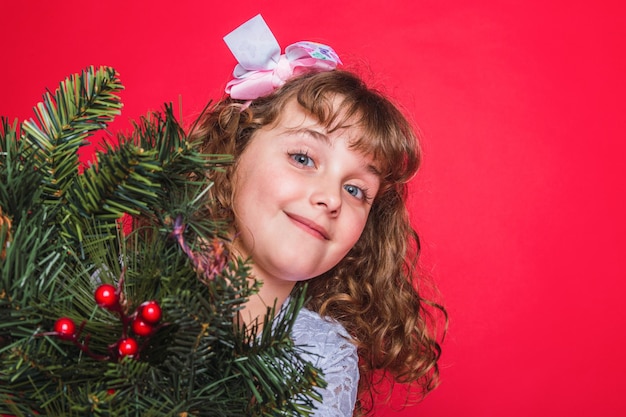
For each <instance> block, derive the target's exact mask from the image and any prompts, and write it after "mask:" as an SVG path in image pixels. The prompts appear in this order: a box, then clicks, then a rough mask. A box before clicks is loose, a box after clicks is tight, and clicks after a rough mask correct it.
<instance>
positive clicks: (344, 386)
mask: <svg viewBox="0 0 626 417" xmlns="http://www.w3.org/2000/svg"><path fill="white" fill-rule="evenodd" d="M292 338H293V340H294V343H295V344H296V345H297V346H300V347H302V348H303V349H304V350H306V351H307V352H309V353H307V354H303V355H302V357H303V359H305V360H307V361H308V362H311V363H312V364H313V365H314V366H315V367H317V368H318V369H320V370H321V371H322V372H323V374H324V380H325V381H326V383H327V384H328V385H327V386H326V388H324V389H321V388H320V389H318V392H319V393H320V394H321V396H322V398H323V401H322V402H321V403H318V402H315V407H316V410H315V412H314V413H313V414H312V415H313V416H316V417H322V416H323V417H349V416H352V413H353V411H354V405H355V403H356V395H357V389H358V385H359V367H358V362H359V358H358V355H357V350H356V346H354V344H352V343H351V342H350V337H349V336H348V332H346V330H345V329H344V327H343V326H342V325H341V324H339V323H337V322H336V321H332V320H331V319H323V318H322V317H320V315H319V314H317V313H315V312H313V311H311V310H308V309H306V308H302V309H301V310H300V313H299V314H298V317H297V319H296V321H295V323H294V327H293V332H292Z"/></svg>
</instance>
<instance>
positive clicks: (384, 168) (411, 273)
mask: <svg viewBox="0 0 626 417" xmlns="http://www.w3.org/2000/svg"><path fill="white" fill-rule="evenodd" d="M337 99H339V100H337ZM290 100H296V101H297V103H299V104H300V106H302V108H303V109H305V110H306V111H308V112H309V113H310V114H312V115H313V116H314V117H316V118H317V119H318V120H319V122H320V123H321V124H322V125H323V126H325V127H326V128H327V129H328V130H329V131H332V130H333V129H338V128H342V127H346V126H348V125H351V126H357V127H358V128H359V129H358V131H360V132H362V136H360V137H359V138H357V139H356V140H355V142H354V143H353V147H354V149H356V150H358V151H359V152H363V153H365V154H368V155H371V156H372V158H373V160H375V161H376V162H377V164H379V169H380V171H381V187H380V190H379V192H378V194H377V196H376V197H375V199H374V201H373V203H372V208H371V211H370V214H369V217H368V220H367V223H366V225H365V229H364V231H363V233H362V235H361V237H360V239H359V241H358V242H357V243H356V245H355V246H354V247H353V248H352V250H351V251H350V252H349V253H348V255H347V256H346V257H345V258H344V259H343V260H342V261H341V262H339V264H338V265H336V266H335V267H334V268H333V269H331V270H330V271H328V272H326V273H324V274H323V275H321V276H319V277H316V278H315V279H312V280H309V281H307V285H308V290H307V295H308V296H309V297H310V300H309V302H308V304H307V308H309V309H311V310H313V311H316V312H318V313H319V314H320V315H322V316H327V317H331V318H333V319H335V320H337V321H338V322H340V323H341V324H342V325H343V326H344V327H345V328H346V330H347V331H348V332H349V334H350V335H351V336H352V338H353V341H354V343H355V344H356V346H357V348H358V352H359V358H360V363H359V368H360V369H359V370H360V374H361V379H360V383H359V391H360V393H361V394H364V393H368V392H369V393H370V397H369V398H368V397H365V396H363V395H361V396H360V397H361V400H362V401H361V404H360V406H359V407H358V408H359V410H360V411H357V412H363V411H367V410H368V409H369V406H368V404H369V405H371V399H372V397H371V395H373V394H372V393H373V390H375V386H376V385H377V384H376V382H377V380H378V378H386V377H391V378H390V380H391V381H392V382H398V383H402V384H408V385H409V386H411V387H417V388H418V393H419V395H420V398H421V396H422V395H424V394H426V393H428V392H429V391H431V390H432V389H433V388H435V386H436V385H437V384H438V381H439V368H438V365H437V361H438V359H439V357H440V354H441V348H440V340H441V339H442V332H440V330H441V329H438V326H437V324H438V323H439V320H440V319H441V318H442V317H443V319H444V321H446V322H447V317H446V312H445V309H444V308H443V307H442V306H441V305H439V304H436V303H434V302H432V301H429V300H428V299H426V298H425V297H423V296H422V293H423V292H424V291H425V290H426V289H427V287H426V286H425V285H424V284H425V283H427V281H426V280H425V279H424V278H425V277H423V276H422V275H421V274H420V272H419V270H418V263H417V258H418V254H419V249H420V244H419V238H418V235H417V234H416V232H415V231H414V230H413V228H412V227H411V224H410V220H409V215H408V211H407V208H406V197H407V182H408V181H409V180H410V179H411V178H412V177H413V176H414V174H415V173H416V171H417V169H418V167H419V164H420V156H421V154H420V148H419V144H418V140H417V137H416V135H415V133H414V130H413V129H412V127H411V125H410V123H409V122H408V121H407V119H406V118H405V117H404V115H403V114H402V113H401V112H400V111H399V110H398V109H397V107H396V106H395V105H394V104H392V103H391V102H390V101H389V100H388V99H387V98H385V97H384V96H383V95H382V94H379V93H378V92H376V91H374V90H372V89H369V88H368V87H367V86H366V85H365V83H364V82H363V81H362V80H361V79H360V78H359V77H357V76H356V75H354V74H352V73H349V72H346V71H340V70H335V71H330V72H320V73H308V74H304V75H301V76H299V77H296V78H294V79H292V80H290V81H288V82H287V83H286V84H285V85H284V86H283V87H281V88H279V89H278V90H276V91H275V92H274V93H273V94H271V95H269V96H267V97H262V98H259V99H256V100H254V101H252V102H248V103H243V102H241V101H238V100H233V99H231V98H225V99H223V100H222V101H220V102H218V103H217V104H216V105H215V106H214V108H213V109H212V110H211V111H209V112H207V113H206V114H205V115H204V116H203V117H202V118H201V119H200V121H199V123H198V125H197V126H196V128H195V129H194V131H193V133H192V135H193V136H194V137H196V138H198V140H202V141H203V151H204V152H206V153H209V154H230V155H232V156H233V158H234V161H235V164H234V165H232V166H229V167H225V169H224V170H223V171H220V172H211V173H209V174H208V175H210V177H211V179H212V180H213V181H214V183H215V185H214V187H213V189H212V192H213V195H212V197H213V198H212V199H211V201H212V204H210V205H209V208H208V209H209V211H210V215H211V216H213V217H214V218H215V219H217V220H223V221H226V222H227V223H229V224H233V221H234V216H233V212H232V209H231V199H232V193H233V190H232V188H231V178H232V175H233V172H234V169H235V168H236V161H237V160H238V157H239V156H240V155H241V153H242V152H243V150H244V149H245V147H246V145H247V144H248V143H249V141H250V139H251V138H252V136H253V134H254V132H255V131H256V130H257V129H259V128H260V127H262V126H267V125H271V124H272V123H274V122H276V121H277V119H278V117H279V115H280V113H281V110H282V109H283V108H284V107H285V105H286V104H287V102H289V101H290ZM337 103H338V104H337ZM298 285H302V284H298ZM430 288H434V287H430ZM438 313H441V314H438ZM386 386H389V385H386Z"/></svg>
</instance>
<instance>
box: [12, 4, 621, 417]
mask: <svg viewBox="0 0 626 417" xmlns="http://www.w3.org/2000/svg"><path fill="white" fill-rule="evenodd" d="M55 3H58V4H55ZM211 3H212V2H210V1H194V2H191V1H184V0H178V1H155V0H153V1H149V2H147V1H146V2H140V1H117V0H109V1H98V2H92V1H87V0H83V1H64V2H53V1H39V2H38V1H33V0H30V1H5V2H3V4H2V5H1V6H0V8H1V9H0V10H1V13H0V15H1V16H2V18H1V20H2V23H1V24H0V42H1V46H2V64H1V67H0V76H1V78H0V79H1V82H0V114H1V115H5V116H9V117H10V118H11V119H13V118H15V117H17V118H19V119H24V118H27V117H31V115H32V111H31V108H32V106H33V105H34V104H35V103H36V102H38V101H39V100H40V99H41V94H42V92H43V91H44V89H45V88H50V89H54V88H55V87H56V85H57V83H58V82H59V81H60V80H61V79H62V78H64V77H65V76H67V75H69V74H70V73H74V72H78V71H80V70H81V69H82V68H84V67H85V66H87V65H92V64H93V65H103V64H104V65H110V66H114V67H115V68H116V69H117V70H118V71H119V72H120V74H121V77H122V81H123V82H124V84H125V86H126V91H125V92H124V93H123V100H124V103H125V109H124V112H123V116H122V117H121V118H119V120H118V121H116V122H115V124H114V125H113V126H112V130H113V131H119V130H125V129H128V128H129V126H130V125H129V119H136V118H137V117H139V116H140V115H142V114H144V113H145V112H147V111H148V110H150V109H158V108H159V107H160V105H161V104H162V103H163V102H169V101H174V102H176V103H178V102H179V100H182V106H183V114H184V115H185V117H186V120H187V121H188V120H190V119H191V118H192V117H193V115H194V114H196V113H197V112H199V111H200V110H201V109H202V107H203V105H204V104H205V102H206V101H207V100H208V99H209V98H214V99H215V98H218V97H219V96H220V94H221V91H222V88H223V85H224V84H225V82H226V81H227V80H228V79H229V74H230V71H231V70H232V67H233V65H234V59H233V58H232V57H231V55H230V53H229V51H228V50H227V49H226V47H225V45H224V44H223V42H222V40H221V38H222V36H223V35H225V34H226V33H228V32H229V31H230V30H231V29H233V28H235V27H236V26H237V25H238V24H240V23H242V22H243V21H245V20H247V19H248V18H250V17H252V16H253V15H255V14H257V13H259V12H261V13H262V14H263V16H264V17H265V19H266V21H267V22H268V24H269V25H270V27H271V28H272V29H273V31H274V33H275V35H276V37H277V38H278V40H279V42H280V43H281V45H282V46H283V47H284V46H286V45H288V44H290V43H292V42H295V41H298V40H314V41H320V42H324V43H328V44H330V45H332V46H334V47H335V49H336V50H337V52H338V53H339V55H340V56H341V57H342V58H343V60H344V61H345V62H346V63H347V64H348V66H349V67H355V66H356V67H358V68H361V69H365V68H368V69H369V70H368V71H369V72H370V75H369V76H368V78H370V79H371V80H373V81H374V82H375V83H376V84H377V85H379V86H381V87H382V88H383V89H384V90H385V91H387V92H388V93H389V94H390V95H391V96H392V97H394V98H395V99H397V100H398V101H399V102H401V103H402V104H403V105H404V107H405V108H406V109H407V111H408V112H409V113H410V114H411V115H412V117H413V118H414V119H415V121H416V123H417V124H418V125H419V127H420V129H421V131H422V133H423V145H424V149H425V162H424V165H423V170H422V172H421V174H420V175H419V176H418V178H417V179H416V180H415V181H414V183H413V184H412V186H413V187H412V190H413V194H412V200H411V211H412V214H413V219H414V222H415V226H416V227H417V228H418V229H419V231H420V232H421V235H422V239H423V241H424V261H425V265H426V266H427V268H428V269H429V270H430V271H431V272H432V274H433V275H434V277H435V278H436V280H437V281H438V283H439V286H440V288H441V291H442V292H443V295H444V297H445V301H446V304H447V307H448V309H449V312H450V315H451V322H450V329H449V335H448V338H447V340H446V342H445V345H444V348H445V350H444V355H443V357H442V376H443V383H442V385H441V387H440V388H438V389H437V390H436V391H435V392H434V393H433V394H432V395H430V396H429V397H428V398H427V399H426V400H425V401H424V402H422V403H421V404H419V405H417V406H415V407H411V408H409V409H406V410H404V411H403V412H401V413H398V414H395V413H393V412H391V411H390V410H389V408H387V407H381V408H380V410H379V412H378V414H377V415H379V416H392V415H398V416H400V415H402V416H411V415H423V416H456V415H463V416H466V417H474V416H476V417H478V416H480V417H487V416H503V415H506V416H527V415H558V416H596V415H598V416H599V415H602V416H618V415H626V404H625V401H624V393H623V391H624V388H626V383H625V382H624V381H623V379H624V378H626V359H625V358H624V356H623V351H624V349H623V345H624V341H625V336H624V330H625V328H626V326H625V324H626V323H625V322H626V314H625V312H624V301H623V298H624V294H625V290H626V284H625V283H624V281H625V280H624V278H626V272H625V268H624V257H625V256H626V254H625V253H624V251H625V249H626V244H625V243H624V235H625V232H626V222H625V220H624V214H625V210H624V209H625V204H624V195H625V191H626V187H625V185H626V184H625V182H626V181H625V175H624V153H625V151H626V145H625V144H624V140H625V139H626V138H625V135H624V131H625V127H626V122H625V117H624V110H625V108H626V106H624V104H623V101H624V93H626V88H625V85H624V81H623V74H624V73H625V70H626V58H625V52H624V51H625V46H626V45H625V44H626V38H625V35H626V33H625V32H626V31H625V27H626V25H625V22H624V20H625V19H624V13H622V10H620V9H621V8H622V6H620V2H617V1H614V2H607V1H596V2H582V1H576V0H570V1H567V2H560V1H555V2H550V1H545V0H544V1H534V0H529V1H508V2H504V1H502V2H496V1H486V0H483V1H473V2H465V1H461V0H449V1H446V2H439V1H435V0H431V1H424V0H406V1H393V0H387V1H385V2H378V1H371V0H359V1H356V0H353V1H337V0H332V1H330V0H316V1H311V2H286V1H271V2H270V1H262V0H256V1H249V0H239V1H224V2H220V3H218V4H211ZM61 4H62V5H61Z"/></svg>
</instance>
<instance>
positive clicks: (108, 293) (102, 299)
mask: <svg viewBox="0 0 626 417" xmlns="http://www.w3.org/2000/svg"><path fill="white" fill-rule="evenodd" d="M94 298H95V299H96V303H97V304H98V305H99V306H100V307H102V308H106V309H109V310H110V309H112V308H114V307H116V306H117V305H119V301H120V300H119V297H118V296H117V290H116V288H115V287H114V286H113V285H111V284H102V285H100V286H99V287H98V288H96V292H95V294H94Z"/></svg>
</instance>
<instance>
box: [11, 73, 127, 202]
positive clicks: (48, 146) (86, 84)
mask: <svg viewBox="0 0 626 417" xmlns="http://www.w3.org/2000/svg"><path fill="white" fill-rule="evenodd" d="M122 88H123V87H122V85H121V84H120V82H119V79H118V76H117V73H116V72H115V70H114V69H112V68H107V67H100V68H98V69H95V68H94V67H90V68H87V69H85V70H84V71H82V72H81V73H80V74H74V75H72V76H70V77H68V78H66V79H65V80H64V81H63V82H61V84H60V86H59V88H58V89H57V90H56V91H55V93H54V95H53V94H51V93H49V92H47V93H46V94H44V96H43V102H41V103H39V104H38V105H37V106H36V107H35V109H34V111H35V116H36V119H37V121H35V120H33V119H31V120H28V121H25V122H24V123H23V124H22V130H23V140H24V141H26V142H28V143H30V144H32V147H33V148H34V154H33V157H34V158H35V159H36V161H37V163H38V166H39V168H40V169H41V170H42V171H43V172H44V174H45V177H44V181H43V184H42V185H43V191H44V200H45V201H46V202H47V203H48V204H50V203H58V204H61V205H63V204H65V200H64V198H63V197H64V193H65V191H66V189H67V187H68V186H69V184H71V183H72V181H73V180H74V179H75V177H76V176H77V175H78V172H77V167H78V154H77V150H78V149H79V148H80V147H81V146H84V145H85V144H86V143H85V140H86V139H87V138H88V137H89V136H90V135H91V134H93V132H95V131H98V130H101V129H104V128H105V127H106V126H107V124H108V123H110V122H111V121H112V120H113V118H114V117H115V116H116V115H118V114H119V113H120V109H121V107H122V104H121V101H120V98H119V96H118V95H117V94H118V93H119V92H120V91H121V90H122Z"/></svg>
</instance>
